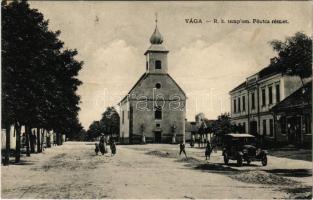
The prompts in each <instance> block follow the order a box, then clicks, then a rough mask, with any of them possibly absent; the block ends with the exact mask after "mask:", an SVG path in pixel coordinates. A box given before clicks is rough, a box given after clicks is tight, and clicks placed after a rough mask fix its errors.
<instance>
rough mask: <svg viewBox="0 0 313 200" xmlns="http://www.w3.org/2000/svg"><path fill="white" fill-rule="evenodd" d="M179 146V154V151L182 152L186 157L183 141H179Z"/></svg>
mask: <svg viewBox="0 0 313 200" xmlns="http://www.w3.org/2000/svg"><path fill="white" fill-rule="evenodd" d="M179 148H180V151H179V155H181V153H182V152H183V153H184V154H185V157H186V158H187V154H186V151H185V143H183V142H182V143H180V145H179Z"/></svg>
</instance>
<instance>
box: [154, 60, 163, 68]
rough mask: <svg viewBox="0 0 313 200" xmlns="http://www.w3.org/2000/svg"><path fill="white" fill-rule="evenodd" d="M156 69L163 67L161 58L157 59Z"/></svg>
mask: <svg viewBox="0 0 313 200" xmlns="http://www.w3.org/2000/svg"><path fill="white" fill-rule="evenodd" d="M155 69H162V63H161V60H156V61H155Z"/></svg>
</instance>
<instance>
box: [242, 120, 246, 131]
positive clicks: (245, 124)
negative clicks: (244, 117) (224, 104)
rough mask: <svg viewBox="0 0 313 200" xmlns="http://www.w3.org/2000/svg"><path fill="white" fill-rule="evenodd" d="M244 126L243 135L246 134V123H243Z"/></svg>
mask: <svg viewBox="0 0 313 200" xmlns="http://www.w3.org/2000/svg"><path fill="white" fill-rule="evenodd" d="M242 126H243V133H245V132H246V122H243V123H242Z"/></svg>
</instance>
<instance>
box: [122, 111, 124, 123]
mask: <svg viewBox="0 0 313 200" xmlns="http://www.w3.org/2000/svg"><path fill="white" fill-rule="evenodd" d="M122 124H124V110H123V111H122Z"/></svg>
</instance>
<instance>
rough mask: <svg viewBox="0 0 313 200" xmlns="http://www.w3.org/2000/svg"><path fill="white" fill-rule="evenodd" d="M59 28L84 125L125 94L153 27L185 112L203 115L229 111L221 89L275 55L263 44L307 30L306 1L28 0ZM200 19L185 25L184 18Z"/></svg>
mask: <svg viewBox="0 0 313 200" xmlns="http://www.w3.org/2000/svg"><path fill="white" fill-rule="evenodd" d="M30 5H31V7H32V8H36V9H38V10H39V11H40V12H41V13H43V14H44V16H45V19H49V28H50V29H51V30H54V31H56V30H61V35H60V39H61V40H62V41H64V43H65V48H70V49H77V50H78V52H79V54H78V56H77V57H76V58H77V60H80V61H84V65H83V69H82V70H81V71H80V73H79V76H78V78H79V79H80V80H82V81H83V85H81V86H80V87H79V89H78V92H77V93H78V94H79V95H80V96H81V101H82V102H81V103H80V108H81V110H80V112H79V119H80V121H81V123H82V125H83V126H84V127H85V128H86V129H88V127H89V125H90V124H91V123H92V121H94V120H99V119H100V118H101V114H102V113H103V112H104V111H105V109H106V107H108V106H117V103H118V102H119V101H120V100H121V99H122V98H123V97H124V96H125V95H126V94H127V92H128V91H129V90H130V89H131V87H132V86H133V85H134V84H135V82H136V81H137V80H138V79H139V77H140V76H141V75H142V74H143V73H144V72H145V57H144V55H143V54H144V52H145V51H146V50H147V48H148V47H149V45H150V42H149V38H150V36H151V34H152V33H153V31H154V28H155V22H154V21H155V13H158V14H157V15H158V28H159V31H160V32H161V34H162V35H163V38H164V43H163V44H164V46H165V47H166V48H167V49H168V50H169V51H170V53H169V55H168V62H169V66H168V68H169V69H168V70H169V74H170V75H171V76H172V77H173V78H174V79H175V80H176V82H177V83H178V84H179V85H180V86H181V88H182V89H183V90H184V91H185V92H186V94H187V98H188V99H187V106H186V117H187V119H188V120H194V117H195V114H197V113H200V112H202V113H204V114H205V116H206V117H207V118H209V119H215V118H217V116H218V115H219V114H221V113H224V112H229V110H230V97H229V94H228V92H229V91H230V90H231V89H233V88H234V87H236V86H237V85H239V84H240V83H242V82H243V81H245V79H246V78H247V77H248V76H250V75H253V74H255V73H257V72H258V71H259V70H260V69H262V68H264V67H266V66H267V65H268V64H269V62H270V58H272V57H274V56H276V53H275V52H274V51H273V50H272V48H271V46H270V44H269V42H270V41H272V40H274V39H277V40H284V39H285V38H286V37H288V36H292V35H294V34H295V33H296V32H298V31H301V32H304V33H306V34H308V35H312V31H311V30H312V17H313V15H312V5H311V3H310V2H292V1H287V2H282V1H277V2H258V1H252V2H247V1H244V2H231V1H226V2H212V1H209V2H178V1H174V2H144V1H139V2H126V1H123V2H102V1H95V2H91V1H77V2H76V1H31V2H30ZM191 18H193V19H201V20H202V22H203V23H190V24H189V23H186V19H191ZM213 19H218V20H221V19H224V20H227V19H230V20H240V19H242V20H246V19H247V20H251V22H252V20H253V19H260V20H263V19H268V20H273V19H282V20H288V24H253V23H250V24H229V23H224V24H222V23H218V24H214V23H212V22H211V23H205V21H207V20H208V21H213Z"/></svg>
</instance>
